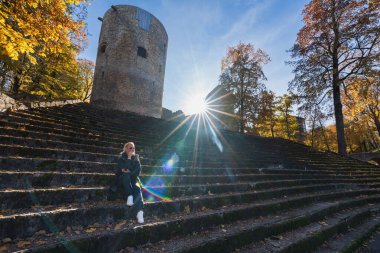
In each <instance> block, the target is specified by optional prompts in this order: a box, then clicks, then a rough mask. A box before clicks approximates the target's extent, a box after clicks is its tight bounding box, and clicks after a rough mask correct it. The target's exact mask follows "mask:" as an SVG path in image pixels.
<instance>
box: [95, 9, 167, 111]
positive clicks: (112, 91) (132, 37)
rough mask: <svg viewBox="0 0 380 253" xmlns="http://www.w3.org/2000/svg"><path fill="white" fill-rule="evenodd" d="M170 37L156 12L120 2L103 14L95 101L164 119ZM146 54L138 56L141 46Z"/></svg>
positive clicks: (121, 109) (106, 105)
mask: <svg viewBox="0 0 380 253" xmlns="http://www.w3.org/2000/svg"><path fill="white" fill-rule="evenodd" d="M167 43H168V36H167V33H166V31H165V28H164V26H163V25H162V24H161V22H160V21H159V20H158V19H157V18H155V17H154V16H153V15H152V14H150V13H148V12H146V11H144V10H142V9H139V8H137V7H134V6H128V5H117V6H113V7H112V8H111V9H109V10H108V11H107V12H106V13H105V14H104V17H103V22H102V28H101V33H100V38H99V47H98V54H97V59H96V66H95V75H94V85H93V90H92V95H91V104H92V105H95V106H98V107H102V108H106V109H114V110H120V111H130V112H135V113H138V114H141V115H145V116H151V117H156V118H160V117H161V110H162V96H163V85H164V73H165V64H166V49H167ZM139 47H141V48H144V49H145V50H146V57H143V56H139V55H138V48H139Z"/></svg>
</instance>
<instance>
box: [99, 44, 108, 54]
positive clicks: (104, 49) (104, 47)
mask: <svg viewBox="0 0 380 253" xmlns="http://www.w3.org/2000/svg"><path fill="white" fill-rule="evenodd" d="M106 47H107V43H105V42H104V43H102V44H100V47H99V51H100V52H101V53H104V52H105V51H106Z"/></svg>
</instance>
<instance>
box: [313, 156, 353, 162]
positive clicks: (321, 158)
mask: <svg viewBox="0 0 380 253" xmlns="http://www.w3.org/2000/svg"><path fill="white" fill-rule="evenodd" d="M309 156H312V155H311V154H310V155H309ZM321 159H322V158H321ZM348 164H351V163H350V162H349V163H348Z"/></svg>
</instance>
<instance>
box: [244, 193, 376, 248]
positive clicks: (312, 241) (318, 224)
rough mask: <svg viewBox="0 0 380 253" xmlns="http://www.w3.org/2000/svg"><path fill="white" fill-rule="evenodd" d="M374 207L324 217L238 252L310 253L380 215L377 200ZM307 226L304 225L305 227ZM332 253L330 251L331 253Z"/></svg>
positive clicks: (368, 206)
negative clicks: (331, 239) (329, 240)
mask: <svg viewBox="0 0 380 253" xmlns="http://www.w3.org/2000/svg"><path fill="white" fill-rule="evenodd" d="M375 203H376V204H375V205H373V206H372V205H365V206H363V207H359V208H355V209H352V207H350V208H351V209H348V210H344V211H340V212H338V213H334V214H332V215H331V214H324V215H321V216H319V217H318V218H317V219H314V220H313V222H312V223H310V224H307V223H306V222H304V223H303V224H299V225H300V226H302V227H300V228H297V229H294V227H293V228H290V229H292V230H290V231H287V232H285V233H280V234H278V235H276V236H272V237H270V238H267V239H266V240H265V241H263V242H258V243H255V244H253V245H250V246H248V247H246V248H245V249H244V250H241V249H240V250H239V252H245V253H248V252H252V250H255V251H257V252H282V253H290V252H291V253H293V252H294V253H298V252H299V253H303V252H310V251H312V250H313V249H316V248H317V247H319V246H321V245H322V244H323V243H324V242H325V241H326V240H328V239H329V238H331V237H332V236H334V235H338V234H341V233H344V232H346V231H347V230H348V229H350V228H351V227H354V226H355V225H357V224H360V223H361V222H362V221H363V220H366V219H369V218H373V215H379V212H380V204H378V203H379V201H378V200H376V202H375ZM305 223H306V224H305ZM330 252H332V251H330Z"/></svg>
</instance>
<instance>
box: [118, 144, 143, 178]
mask: <svg viewBox="0 0 380 253" xmlns="http://www.w3.org/2000/svg"><path fill="white" fill-rule="evenodd" d="M122 169H128V170H129V171H130V173H131V179H132V182H133V183H136V181H137V177H138V176H139V175H140V172H141V164H140V161H139V160H137V159H136V156H132V157H131V159H128V156H127V154H126V153H124V152H123V153H121V154H120V155H119V157H118V158H117V161H116V166H115V174H116V177H119V176H121V175H122V174H123V172H122V171H121V170H122Z"/></svg>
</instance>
